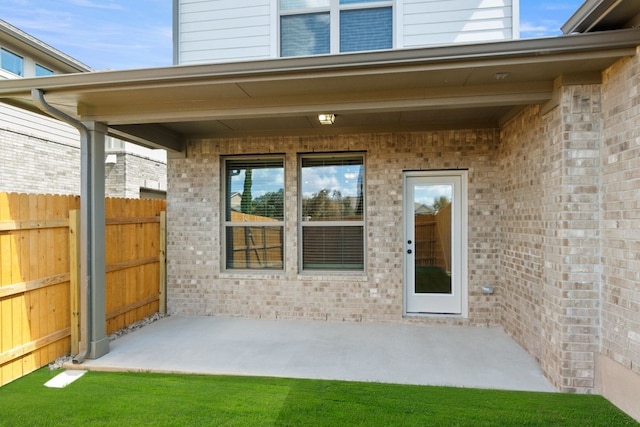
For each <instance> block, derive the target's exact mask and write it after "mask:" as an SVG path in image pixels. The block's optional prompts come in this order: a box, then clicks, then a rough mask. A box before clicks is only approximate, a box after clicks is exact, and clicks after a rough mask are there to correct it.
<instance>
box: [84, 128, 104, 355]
mask: <svg viewBox="0 0 640 427" xmlns="http://www.w3.org/2000/svg"><path fill="white" fill-rule="evenodd" d="M83 125H84V126H85V127H86V129H87V131H88V132H87V136H86V138H82V141H81V147H80V152H81V189H80V212H81V240H80V241H81V248H80V250H81V254H82V260H81V265H82V267H81V274H82V275H81V277H82V280H83V282H85V283H83V288H85V289H86V290H87V292H88V293H89V301H90V307H88V308H87V310H88V313H87V316H88V323H89V325H88V328H89V331H88V335H89V340H90V341H89V343H88V345H89V348H88V350H89V354H88V357H89V358H90V359H97V358H99V357H101V356H104V355H105V354H107V353H108V352H109V339H108V338H107V336H106V331H107V325H106V290H105V274H106V272H105V203H104V197H105V188H104V187H105V184H104V180H105V172H104V146H105V135H106V133H107V127H106V126H105V125H104V124H102V123H98V122H83Z"/></svg>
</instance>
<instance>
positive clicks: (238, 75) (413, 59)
mask: <svg viewBox="0 0 640 427" xmlns="http://www.w3.org/2000/svg"><path fill="white" fill-rule="evenodd" d="M638 44H640V30H638V29H628V30H617V31H606V32H598V33H586V34H575V35H565V36H559V37H547V38H540V39H521V40H509V41H499V42H488V43H480V44H460V45H453V46H451V45H446V46H433V47H425V48H416V49H400V50H389V51H373V52H363V53H362V52H361V53H349V54H340V55H318V56H312V57H295V58H277V59H272V58H271V59H262V60H256V61H247V62H232V63H208V64H194V65H178V66H171V67H161V68H148V69H138V70H122V71H98V72H92V73H83V74H61V75H56V76H47V77H38V78H37V79H38V83H37V84H38V85H40V86H41V87H42V86H44V87H46V89H47V90H50V91H52V92H53V91H56V92H62V91H66V92H69V91H75V92H78V93H79V92H82V91H96V90H109V89H111V88H118V89H127V90H134V89H146V88H154V87H158V86H164V85H190V84H193V83H196V82H199V81H209V82H212V83H220V82H234V83H238V82H243V81H258V82H264V81H268V80H270V79H271V80H275V79H288V78H290V77H291V76H295V75H296V74H298V75H303V74H304V75H307V74H313V75H321V74H322V75H324V76H327V75H334V76H342V75H349V74H354V73H359V72H362V71H363V70H366V71H367V72H368V73H371V72H372V71H371V70H372V68H373V69H374V70H376V69H377V70H379V71H380V72H387V70H393V69H397V68H400V67H407V68H409V69H410V68H414V69H415V68H416V67H417V68H421V67H428V68H432V69H447V68H451V67H452V66H454V64H455V66H457V67H467V66H474V65H475V64H478V63H487V64H492V63H493V64H496V63H504V62H505V61H509V62H510V63H514V62H515V63H527V62H531V61H536V62H537V61H539V60H540V58H543V59H542V60H543V61H545V62H552V61H554V60H560V59H561V58H562V57H563V56H567V55H581V54H582V55H585V58H587V57H589V56H590V55H592V54H594V53H600V54H604V53H606V54H609V55H613V56H625V55H630V54H631V55H632V54H635V49H636V47H637V46H638ZM34 84H36V83H34V79H32V78H28V79H12V80H7V81H3V82H2V85H1V87H0V97H3V96H4V97H7V96H9V97H12V96H19V94H20V93H21V92H22V91H23V90H24V88H25V87H27V86H29V87H33V85H34ZM30 85H31V86H30Z"/></svg>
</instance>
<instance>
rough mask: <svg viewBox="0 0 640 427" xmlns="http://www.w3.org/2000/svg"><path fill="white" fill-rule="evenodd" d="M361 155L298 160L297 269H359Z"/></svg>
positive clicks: (361, 254) (361, 246) (361, 252)
mask: <svg viewBox="0 0 640 427" xmlns="http://www.w3.org/2000/svg"><path fill="white" fill-rule="evenodd" d="M363 160H364V159H363V156H361V155H358V156H333V157H315V156H314V157H303V158H302V159H301V162H300V164H301V166H300V170H301V172H300V180H301V184H300V191H301V195H300V200H301V204H302V206H301V210H300V211H301V216H302V217H301V220H300V224H301V238H302V245H301V247H302V269H303V270H364V216H363V215H364V184H363V183H364V162H363Z"/></svg>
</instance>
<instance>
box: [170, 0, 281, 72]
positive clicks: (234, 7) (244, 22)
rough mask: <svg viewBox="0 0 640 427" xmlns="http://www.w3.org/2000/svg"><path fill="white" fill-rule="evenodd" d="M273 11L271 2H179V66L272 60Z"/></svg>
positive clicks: (222, 0) (189, 0)
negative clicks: (270, 58)
mask: <svg viewBox="0 0 640 427" xmlns="http://www.w3.org/2000/svg"><path fill="white" fill-rule="evenodd" d="M274 1H275V0H274ZM271 11H272V5H271V3H270V1H269V0H243V1H242V2H239V1H238V0H199V1H198V0H179V8H178V14H179V16H178V49H179V51H178V52H179V55H178V62H179V63H180V64H195V63H202V62H222V61H229V62H230V61H239V60H249V59H260V58H268V57H269V56H270V55H271V52H272V49H271V48H272V46H271V45H272V41H271V40H272V31H276V29H275V28H272V16H271V15H272V12H271Z"/></svg>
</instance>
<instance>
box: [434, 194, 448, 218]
mask: <svg viewBox="0 0 640 427" xmlns="http://www.w3.org/2000/svg"><path fill="white" fill-rule="evenodd" d="M450 204H451V200H449V198H448V197H447V196H440V197H438V198H437V199H435V200H434V201H433V204H432V205H431V207H432V208H433V213H434V214H437V213H438V212H440V211H441V210H442V209H444V208H446V207H447V206H449V205H450Z"/></svg>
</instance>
